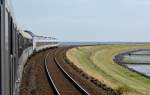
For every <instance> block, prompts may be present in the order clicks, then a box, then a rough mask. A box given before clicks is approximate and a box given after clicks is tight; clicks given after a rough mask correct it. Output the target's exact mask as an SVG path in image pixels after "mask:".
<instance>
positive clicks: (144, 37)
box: [12, 0, 150, 42]
mask: <svg viewBox="0 0 150 95" xmlns="http://www.w3.org/2000/svg"><path fill="white" fill-rule="evenodd" d="M12 3H13V9H14V13H15V17H16V21H17V23H18V24H19V25H20V27H22V28H23V29H27V30H31V31H32V32H33V33H35V34H38V35H43V36H52V37H56V38H57V39H58V40H60V41H99V42H109V41H111V42H113V41H115V42H116V41H117V42H120V41H124V42H150V0H12Z"/></svg>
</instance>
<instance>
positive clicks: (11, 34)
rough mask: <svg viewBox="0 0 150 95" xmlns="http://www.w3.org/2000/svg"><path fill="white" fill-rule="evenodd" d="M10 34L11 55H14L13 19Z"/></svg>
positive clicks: (10, 23) (10, 22) (10, 21)
mask: <svg viewBox="0 0 150 95" xmlns="http://www.w3.org/2000/svg"><path fill="white" fill-rule="evenodd" d="M9 33H10V35H9V36H10V39H9V40H10V42H9V43H10V54H13V36H14V35H13V20H12V17H11V18H10V20H9Z"/></svg>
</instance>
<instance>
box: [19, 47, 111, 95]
mask: <svg viewBox="0 0 150 95" xmlns="http://www.w3.org/2000/svg"><path fill="white" fill-rule="evenodd" d="M70 48H72V47H59V48H54V49H48V50H45V51H41V52H39V53H37V54H35V55H34V56H32V58H31V59H30V60H29V61H28V62H27V64H26V66H25V69H24V75H23V81H22V85H21V91H20V95H112V94H111V93H109V92H108V91H106V90H105V89H104V88H103V85H101V84H99V83H98V82H96V80H95V79H94V78H92V77H90V76H88V75H86V74H85V73H83V72H82V71H81V70H80V69H77V67H75V66H74V65H72V64H71V63H68V61H67V60H66V56H65V54H66V51H67V50H68V49H70Z"/></svg>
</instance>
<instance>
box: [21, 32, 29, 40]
mask: <svg viewBox="0 0 150 95" xmlns="http://www.w3.org/2000/svg"><path fill="white" fill-rule="evenodd" d="M19 33H20V34H21V35H22V36H23V37H24V38H27V39H32V36H31V35H30V34H29V33H27V32H25V31H19Z"/></svg>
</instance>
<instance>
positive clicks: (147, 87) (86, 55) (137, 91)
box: [67, 45, 150, 95]
mask: <svg viewBox="0 0 150 95" xmlns="http://www.w3.org/2000/svg"><path fill="white" fill-rule="evenodd" d="M140 48H150V45H99V46H87V47H78V48H73V49H71V50H69V51H68V52H67V57H68V59H69V60H70V61H71V62H73V63H74V64H75V65H76V66H78V67H79V68H81V69H82V70H83V71H85V72H86V73H87V74H89V75H91V76H93V77H95V78H96V79H98V80H99V81H101V82H102V83H104V84H106V85H107V86H108V87H111V88H112V89H114V90H115V91H117V92H120V93H122V94H123V95H150V79H147V78H145V77H143V76H140V75H139V74H137V73H135V72H131V71H129V70H128V69H125V68H124V67H122V66H120V65H118V64H116V63H114V61H113V60H112V58H113V56H114V55H116V54H118V53H120V52H124V51H127V50H131V49H133V50H134V49H140Z"/></svg>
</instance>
